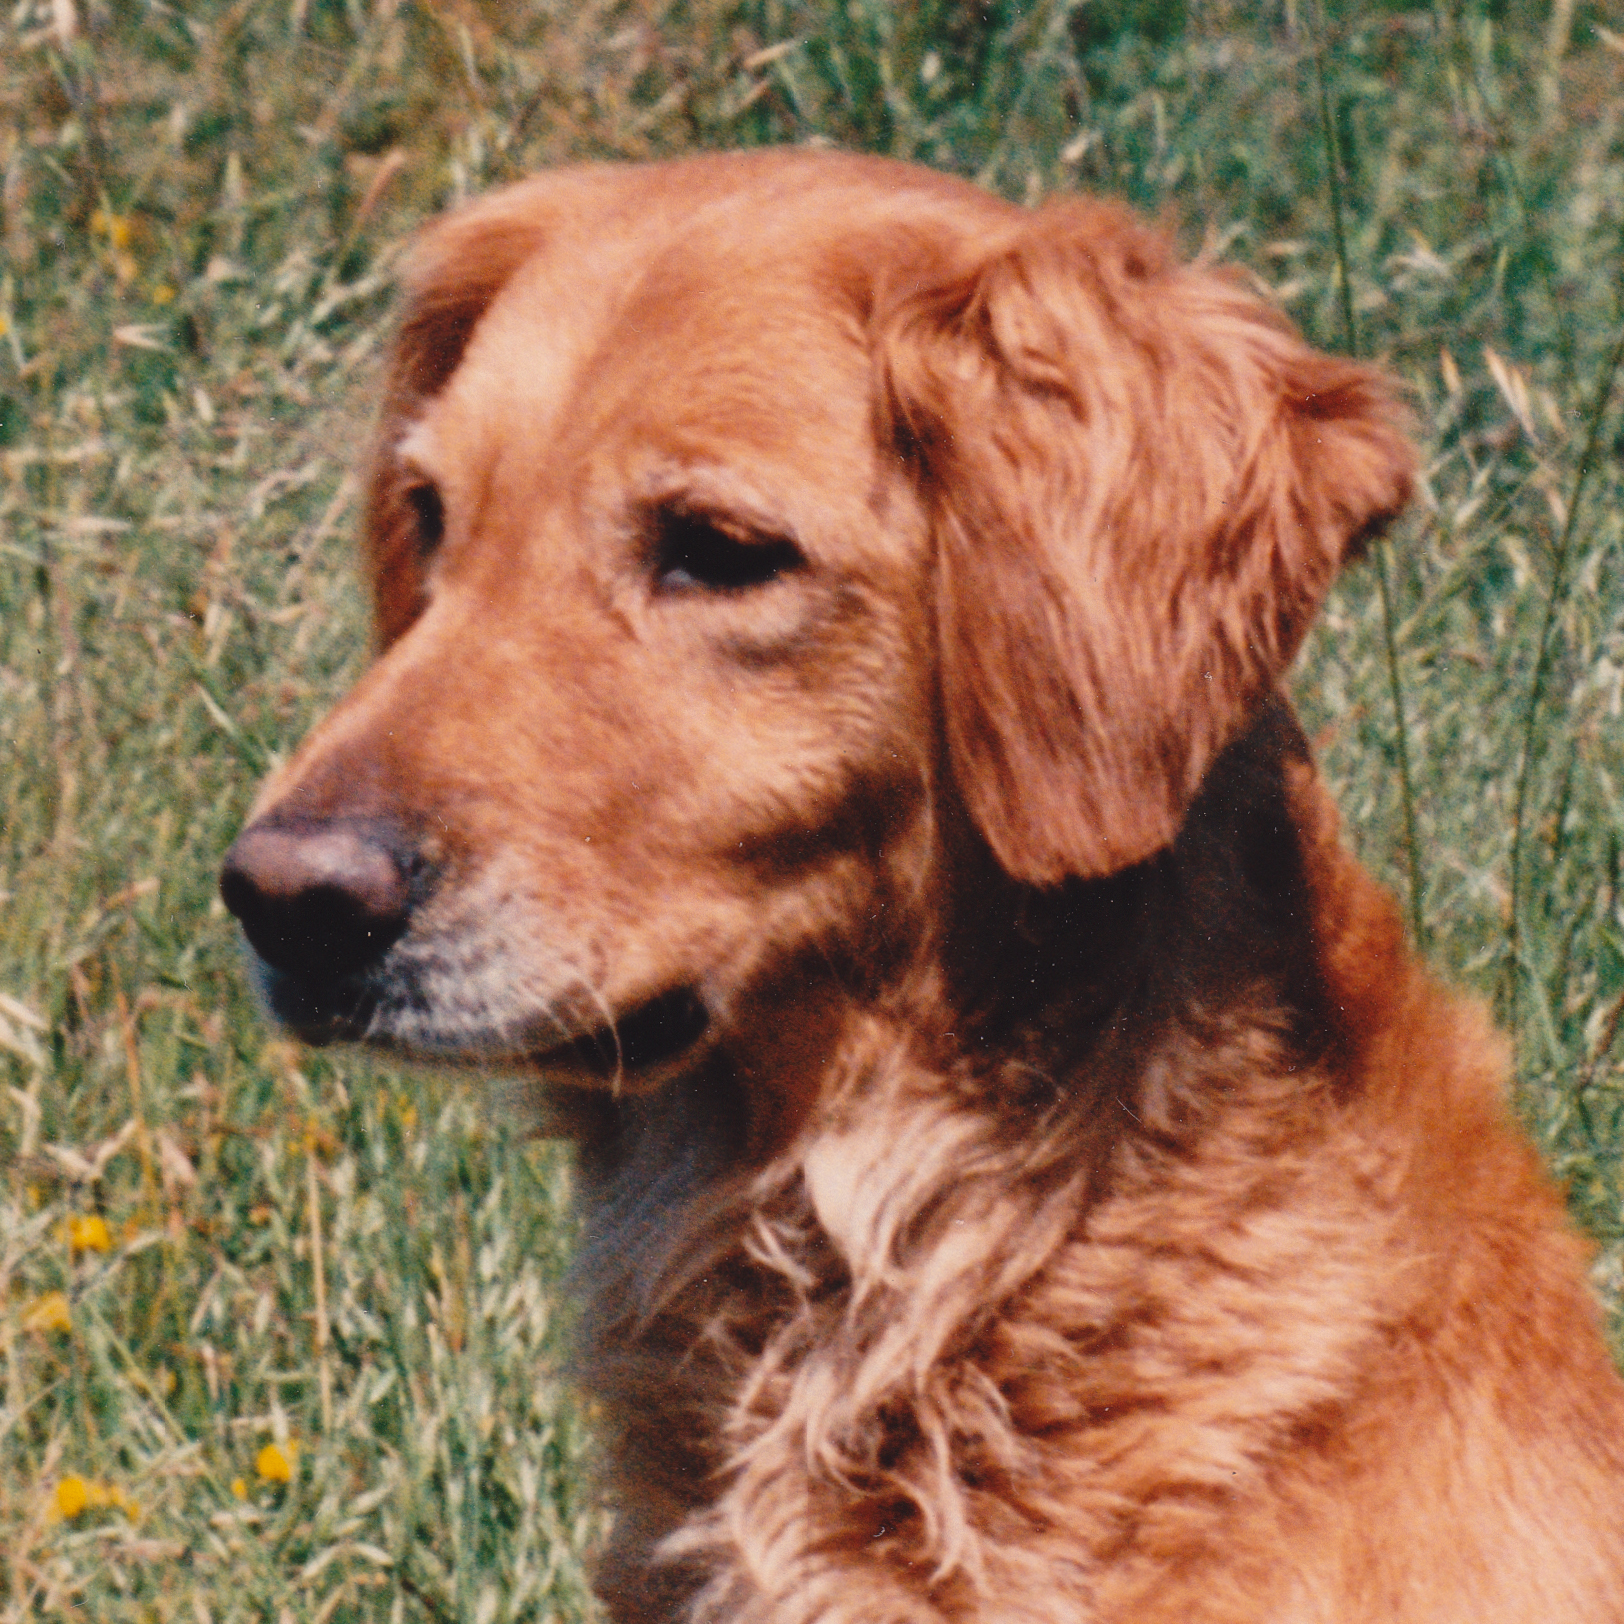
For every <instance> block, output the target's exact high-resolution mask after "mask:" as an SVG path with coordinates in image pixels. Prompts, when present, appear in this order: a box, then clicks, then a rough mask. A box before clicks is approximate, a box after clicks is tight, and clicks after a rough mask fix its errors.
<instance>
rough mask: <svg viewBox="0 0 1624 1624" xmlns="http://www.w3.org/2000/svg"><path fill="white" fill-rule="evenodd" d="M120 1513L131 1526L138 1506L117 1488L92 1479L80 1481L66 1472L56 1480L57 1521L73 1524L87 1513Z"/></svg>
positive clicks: (54, 1507) (74, 1474)
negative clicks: (116, 1511) (112, 1511)
mask: <svg viewBox="0 0 1624 1624" xmlns="http://www.w3.org/2000/svg"><path fill="white" fill-rule="evenodd" d="M110 1506H111V1507H113V1508H115V1509H116V1510H119V1511H122V1512H123V1513H124V1515H125V1516H126V1517H128V1518H129V1519H130V1521H131V1522H135V1521H136V1520H137V1519H138V1518H139V1517H140V1515H141V1505H140V1502H139V1501H137V1500H132V1499H131V1498H130V1496H129V1495H127V1494H126V1493H125V1492H124V1491H123V1489H121V1488H119V1487H118V1486H117V1485H116V1484H109V1483H98V1482H97V1481H96V1480H95V1479H94V1478H91V1477H80V1476H79V1474H78V1473H77V1472H69V1473H67V1475H66V1476H64V1477H61V1478H59V1479H58V1480H57V1485H56V1495H55V1499H54V1502H53V1506H52V1509H53V1510H54V1511H55V1513H56V1515H57V1516H59V1517H63V1518H66V1519H67V1520H68V1521H69V1522H72V1521H73V1519H74V1518H75V1517H78V1516H82V1515H83V1514H84V1513H85V1512H87V1511H105V1510H107V1508H108V1507H110Z"/></svg>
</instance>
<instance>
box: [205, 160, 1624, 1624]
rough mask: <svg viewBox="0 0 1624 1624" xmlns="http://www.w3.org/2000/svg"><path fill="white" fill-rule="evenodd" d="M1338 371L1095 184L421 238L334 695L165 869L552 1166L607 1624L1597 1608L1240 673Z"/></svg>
mask: <svg viewBox="0 0 1624 1624" xmlns="http://www.w3.org/2000/svg"><path fill="white" fill-rule="evenodd" d="M1411 477H1412V459H1411V452H1410V450H1409V449H1408V446H1407V444H1406V440H1405V437H1404V432H1403V424H1402V416H1401V414H1399V413H1398V412H1397V411H1396V410H1395V407H1394V404H1393V398H1392V392H1391V390H1390V388H1389V386H1388V384H1387V383H1386V382H1385V381H1384V380H1383V378H1382V377H1381V376H1380V375H1379V374H1378V373H1376V372H1375V371H1373V370H1371V369H1369V368H1367V367H1364V366H1360V365H1356V364H1354V363H1352V362H1349V361H1345V360H1337V359H1333V358H1330V357H1327V356H1324V355H1319V354H1316V353H1314V352H1313V351H1311V350H1310V349H1308V348H1307V347H1306V346H1305V345H1304V344H1303V343H1302V342H1301V341H1300V340H1299V339H1298V338H1297V337H1296V336H1295V335H1294V334H1293V333H1292V332H1291V331H1290V330H1289V329H1288V328H1287V326H1286V325H1285V323H1284V322H1283V321H1282V320H1281V319H1280V318H1279V317H1278V316H1277V315H1276V314H1275V313H1274V312H1273V311H1272V310H1271V309H1270V308H1268V307H1267V305H1266V304H1264V303H1263V302H1262V301H1261V300H1260V299H1259V298H1258V297H1257V296H1255V295H1254V294H1253V293H1252V292H1250V291H1248V289H1247V287H1246V286H1245V284H1244V283H1243V282H1242V281H1241V280H1240V279H1239V278H1238V277H1236V276H1234V275H1231V274H1227V273H1225V272H1224V271H1221V270H1217V269H1214V268H1213V267H1211V266H1207V265H1200V264H1197V265H1186V264H1181V263H1179V262H1177V261H1176V260H1175V259H1174V258H1173V257H1172V256H1171V254H1170V252H1169V248H1168V245H1167V244H1166V243H1165V242H1164V241H1163V240H1162V238H1161V237H1160V236H1159V235H1158V234H1156V233H1155V232H1153V231H1152V230H1150V229H1148V228H1147V227H1145V226H1144V225H1142V224H1140V223H1139V222H1137V221H1136V220H1135V219H1134V218H1133V217H1132V216H1130V215H1129V214H1128V213H1127V212H1125V211H1124V210H1123V209H1121V208H1119V207H1116V206H1113V205H1110V204H1105V203H1098V202H1084V201H1079V200H1065V201H1058V202H1054V203H1051V204H1049V205H1047V206H1045V207H1042V208H1040V209H1037V210H1035V211H1027V210H1023V209H1019V208H1015V207H1013V206H1010V205H1008V204H1005V203H1002V202H1000V201H997V200H996V199H994V198H992V197H989V196H986V195H984V194H983V193H981V192H979V191H977V190H976V189H974V188H973V187H971V186H968V185H966V184H963V183H961V182H958V181H955V180H950V179H946V178H943V177H941V176H938V175H933V174H930V173H927V172H924V171H921V170H918V169H914V168H909V167H906V166H902V165H897V164H892V163H887V162H883V161H880V160H871V159H866V158H856V157H843V156H836V155H831V154H818V153H812V152H774V153H757V154H754V155H737V156H723V157H708V158H700V159H696V160H692V161H688V162H682V163H673V164H657V165H651V166H646V167H596V168H582V169H574V170H566V171H563V172H561V173H557V174H551V175H546V176H543V177H541V178H539V179H536V180H532V181H529V182H527V183H525V184H522V185H519V186H516V187H513V188H511V189H509V190H506V191H502V192H498V193H497V194H495V195H494V196H491V197H489V198H486V199H485V200H484V201H482V202H479V203H476V204H474V205H472V206H470V207H468V208H465V209H463V210H461V211H459V212H457V213H454V214H452V215H451V216H449V217H448V218H446V219H444V220H442V221H441V222H439V223H438V224H436V225H434V226H432V227H431V228H430V229H429V230H428V231H427V233H426V234H425V235H424V236H423V237H422V239H421V241H420V243H419V245H418V247H417V249H416V252H415V256H414V257H413V259H412V260H411V263H410V268H409V271H408V274H407V276H406V278H405V293H404V313H403V316H402V318H401V321H400V326H399V336H398V339H397V342H396V345H395V348H394V351H393V358H392V361H391V363H390V366H389V370H388V374H387V380H386V383H385V388H384V399H383V407H382V426H381V430H380V433H379V436H378V440H377V446H376V451H375V454H374V459H373V463H372V472H371V485H370V497H369V503H368V510H367V520H366V551H367V556H368V559H369V561H370V569H371V576H372V582H373V589H374V592H375V596H376V610H377V627H378V638H379V655H378V658H377V660H376V662H375V663H374V664H373V665H372V667H371V669H370V670H369V671H368V672H367V674H366V675H365V676H364V677H363V678H362V680H361V681H360V683H359V684H358V685H357V686H356V688H355V690H354V692H353V693H351V694H350V695H349V697H348V698H347V699H345V700H344V701H343V703H342V704H340V705H339V707H338V708H337V710H336V711H335V712H334V713H333V714H332V715H331V716H330V717H329V718H328V719H327V720H326V722H324V723H323V724H322V725H321V726H320V727H319V728H317V729H316V731H315V733H314V734H313V735H312V736H311V737H310V739H309V740H308V741H307V742H306V743H305V744H304V746H303V747H302V748H301V749H300V751H299V752H298V753H297V754H296V755H295V756H294V758H293V759H292V760H291V761H290V762H289V763H288V764H287V765H286V766H285V767H284V768H283V769H282V770H281V771H279V772H278V773H277V774H276V776H275V777H274V779H273V780H272V782H271V783H270V784H269V786H268V787H267V788H266V790H265V791H264V794H263V796H262V797H261V800H260V802H259V806H258V809H257V811H256V813H255V815H254V818H253V821H252V822H251V823H250V825H249V827H248V828H247V830H246V832H245V833H244V834H243V835H242V836H241V838H240V839H239V840H238V841H237V843H236V845H235V846H234V847H233V848H232V851H231V854H230V856H229V858H228V859H227V862H226V867H225V871H224V875H223V880H222V885H223V890H224V895H225V898H226V901H227V902H228V903H229V905H230V907H231V908H232V910H233V911H234V912H235V913H236V914H237V915H238V916H239V918H240V919H241V921H242V923H243V926H244V929H245V930H246V932H247V936H248V939H249V941H250V943H251V944H252V946H253V948H254V950H255V953H256V955H257V957H258V961H259V970H260V978H261V981H262V984H263V987H264V989H265V992H266V995H267V997H268V1001H269V1003H270V1005H271V1007H272V1009H273V1010H274V1011H275V1013H276V1014H277V1015H278V1016H279V1017H280V1018H281V1019H282V1020H283V1021H284V1022H286V1023H287V1024H288V1025H289V1026H290V1027H292V1028H293V1029H294V1030H295V1031H296V1032H298V1033H300V1034H302V1035H304V1036H305V1037H307V1038H309V1039H312V1040H316V1041H322V1040H327V1039H359V1040H362V1041H364V1042H367V1043H370V1044H376V1045H379V1046H382V1047H384V1048H386V1049H391V1050H395V1051H399V1052H401V1053H404V1054H407V1055H415V1056H426V1057H432V1058H438V1059H448V1060H455V1061H463V1062H470V1063H476V1064H480V1065H485V1066H490V1067H494V1068H498V1069H505V1070H508V1071H512V1070H515V1069H517V1070H520V1071H523V1072H525V1073H527V1074H529V1075H532V1076H535V1077H537V1078H539V1079H540V1080H541V1082H542V1083H543V1085H544V1086H545V1090H546V1093H547V1096H548V1098H549V1099H550V1100H551V1101H552V1104H553V1109H554V1111H555V1113H556V1114H555V1127H556V1128H557V1129H558V1130H559V1131H565V1130H567V1131H569V1132H571V1133H572V1134H574V1135H575V1136H576V1137H577V1138H578V1140H579V1142H580V1147H581V1148H580V1157H581V1166H582V1169H583V1184H584V1187H585V1196H584V1200H585V1207H586V1239H585V1243H584V1258H583V1261H582V1264H581V1266H580V1268H579V1271H578V1285H579V1289H580V1291H581V1292H582V1294H583V1297H584V1300H585V1307H584V1313H583V1320H584V1323H583V1328H582V1332H581V1348H580V1354H579V1367H580V1373H581V1378H582V1380H583V1382H584V1383H585V1384H586V1385H587V1386H588V1387H589V1388H590V1389H591V1390H592V1391H593V1392H594V1393H595V1394H596V1395H598V1397H599V1398H600V1399H601V1400H602V1401H603V1411H604V1414H605V1416H606V1417H607V1420H606V1426H607V1428H608V1432H609V1437H608V1444H609V1451H610V1454H611V1456H612V1468H611V1471H610V1474H609V1475H610V1483H609V1492H610V1493H611V1494H612V1496H613V1499H614V1504H615V1506H616V1508H617V1522H616V1529H615V1533H614V1536H613V1538H612V1541H611V1544H610V1548H609V1550H608V1551H607V1553H606V1554H605V1556H604V1559H603V1563H602V1569H601V1573H600V1577H599V1587H600V1591H601V1594H602V1596H603V1598H604V1600H605V1602H606V1604H607V1607H608V1610H609V1612H610V1614H611V1616H613V1617H614V1618H616V1619H618V1620H622V1621H624V1624H667V1621H670V1624H674V1621H678V1620H683V1621H689V1624H700V1621H714V1624H722V1621H726V1624H926V1621H929V1624H940V1621H946V1620H954V1621H965V1624H969V1621H975V1624H1108V1621H1109V1624H1163V1621H1165V1624H1196V1621H1201V1624H1422V1621H1424V1624H1557V1621H1562V1624H1604V1621H1605V1624H1618V1621H1619V1620H1621V1619H1624V1386H1621V1384H1620V1382H1619V1379H1618V1378H1617V1377H1616V1375H1615V1374H1614V1372H1613V1370H1612V1367H1611V1365H1610V1363H1609V1361H1608V1357H1607V1354H1606V1352H1605V1350H1604V1346H1603V1342H1602V1339H1601V1336H1600V1335H1599V1333H1598V1327H1597V1315H1596V1311H1595V1309H1594V1307H1593V1305H1592V1302H1591V1300H1590V1298H1589V1296H1588V1295H1587V1292H1586V1287H1585V1284H1584V1278H1583V1272H1584V1261H1585V1251H1584V1248H1583V1246H1582V1245H1581V1244H1580V1243H1579V1241H1578V1240H1577V1239H1576V1238H1575V1237H1574V1236H1573V1235H1572V1234H1571V1233H1570V1231H1569V1228H1568V1225H1567V1223H1566V1221H1565V1219H1564V1217H1563V1212H1562V1206H1561V1202H1560V1201H1559V1199H1558V1197H1557V1195H1556V1194H1555V1193H1554V1192H1553V1191H1552V1189H1551V1188H1550V1186H1549V1185H1548V1184H1547V1182H1546V1180H1545V1179H1544V1177H1543V1176H1542V1174H1541V1173H1540V1171H1539V1170H1538V1168H1537V1166H1536V1163H1535V1159H1534V1157H1533V1155H1532V1153H1531V1151H1530V1149H1529V1147H1528V1146H1527V1145H1526V1144H1525V1143H1524V1141H1523V1139H1522V1137H1521V1136H1520V1135H1519V1134H1518V1133H1517V1132H1516V1131H1515V1130H1514V1128H1513V1127H1512V1126H1511V1123H1510V1119H1509V1116H1508V1111H1507V1104H1506V1077H1507V1064H1506V1048H1505V1045H1504V1043H1503V1042H1502V1041H1501V1039H1500V1038H1499V1037H1497V1036H1496V1035H1495V1033H1494V1032H1493V1031H1492V1030H1491V1028H1490V1025H1489V1023H1488V1021H1487V1020H1486V1018H1485V1016H1484V1014H1483V1012H1482V1011H1481V1010H1480V1009H1479V1008H1478V1007H1477V1005H1475V1004H1474V1003H1472V1002H1470V1001H1465V1000H1462V999H1461V998H1458V997H1456V996H1454V995H1452V994H1450V993H1449V992H1447V991H1445V990H1444V989H1442V988H1441V987H1440V986H1439V985H1438V984H1437V983H1435V982H1434V981H1433V980H1431V979H1430V978H1429V977H1428V975H1427V974H1426V972H1425V971H1424V970H1423V969H1422V968H1421V967H1420V966H1419V965H1418V964H1417V963H1416V962H1415V961H1414V959H1413V958H1411V957H1410V955H1409V953H1408V952H1407V949H1406V947H1405V944H1404V940H1403V931H1402V927H1401V925H1400V922H1399V919H1398V917H1397V914H1396V911H1395V908H1394V905H1393V903H1392V901H1391V900H1390V898H1389V897H1388V896H1387V895H1386V894H1385V893H1384V892H1383V891H1381V890H1380V889H1379V888H1378V887H1376V886H1375V885H1374V884H1373V882H1372V881H1371V880H1370V879H1368V878H1367V877H1366V876H1365V874H1364V873H1363V872H1362V871H1361V870H1360V869H1359V868H1358V867H1357V866H1356V864H1355V863H1354V862H1353V861H1352V859H1351V858H1350V857H1348V856H1347V855H1346V854H1345V853H1344V852H1343V850H1342V848H1341V847H1340V846H1339V844H1338V841H1337V835H1336V829H1335V819H1334V816H1333V814H1332V812H1331V809H1330V807H1329V805H1328V803H1327V798H1326V795H1325V792H1324V790H1323V789H1322V788H1321V786H1320V784H1319V782H1318V780H1317V779H1316V777H1315V773H1314V769H1313V767H1312V765H1311V763H1310V761H1309V759H1308V755H1307V752H1306V748H1305V746H1304V742H1303V739H1302V736H1301V734H1300V732H1299V730H1298V728H1297V725H1296V723H1295V721H1294V720H1293V718H1292V716H1291V713H1290V710H1289V708H1288V707H1287V705H1286V702H1285V701H1284V700H1283V699H1282V698H1281V697H1280V694H1279V686H1278V685H1279V684H1280V682H1281V680H1282V677H1283V674H1284V672H1285V670H1286V668H1287V665H1288V663H1289V662H1290V660H1291V658H1292V656H1293V653H1294V651H1295V650H1296V648H1297V646H1298V644H1299V642H1300V641H1301V639H1302V637H1303V634H1304V632H1305V630H1306V628H1307V627H1308V625H1309V622H1310V620H1311V618H1312V616H1313V615H1314V613H1315V610H1316V607H1317V606H1318V604H1319V603H1320V600H1321V599H1322V597H1323V595H1324V594H1325V592H1326V589H1327V588H1328V586H1329V585H1330V583H1331V580H1332V578H1333V576H1334V575H1335V574H1336V572H1337V569H1338V567H1339V566H1340V565H1341V564H1342V562H1343V560H1344V559H1345V558H1346V557H1347V556H1348V555H1349V553H1350V550H1352V549H1355V548H1356V547H1357V546H1358V545H1359V543H1360V541H1361V538H1363V537H1365V536H1366V535H1368V534H1369V533H1370V532H1371V531H1372V529H1373V528H1374V527H1376V526H1378V525H1380V524H1381V523H1382V522H1383V521H1384V520H1386V519H1388V518H1389V517H1390V516H1392V515H1393V514H1394V513H1396V512H1397V511H1398V510H1399V509H1400V508H1401V507H1402V505H1403V504H1404V502H1405V500H1406V498H1407V495H1408V492H1409V489H1410V484H1411Z"/></svg>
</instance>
